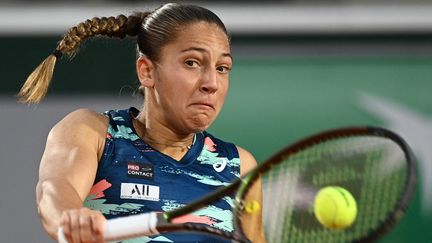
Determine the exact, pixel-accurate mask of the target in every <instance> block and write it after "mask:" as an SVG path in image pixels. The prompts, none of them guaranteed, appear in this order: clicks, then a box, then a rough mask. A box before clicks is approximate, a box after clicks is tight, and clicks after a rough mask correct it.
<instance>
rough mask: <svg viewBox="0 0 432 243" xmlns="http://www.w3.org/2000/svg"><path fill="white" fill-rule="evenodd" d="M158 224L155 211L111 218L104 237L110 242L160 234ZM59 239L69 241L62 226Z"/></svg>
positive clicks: (61, 241) (58, 232)
mask: <svg viewBox="0 0 432 243" xmlns="http://www.w3.org/2000/svg"><path fill="white" fill-rule="evenodd" d="M156 224H157V213H155V212H152V213H144V214H137V215H132V216H126V217H120V218H115V219H110V220H107V221H106V223H105V232H104V239H105V241H107V242H110V241H118V240H126V239H130V238H134V237H138V236H145V235H155V234H159V232H158V231H157V229H156ZM57 239H58V242H59V243H68V242H67V240H66V238H65V236H64V233H63V229H62V228H61V227H60V228H58V230H57Z"/></svg>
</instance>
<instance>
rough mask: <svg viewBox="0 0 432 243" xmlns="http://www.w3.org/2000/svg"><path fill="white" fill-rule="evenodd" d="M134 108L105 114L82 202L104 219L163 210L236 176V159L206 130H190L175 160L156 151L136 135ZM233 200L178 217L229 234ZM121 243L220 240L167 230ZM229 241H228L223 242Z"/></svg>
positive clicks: (229, 148)
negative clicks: (99, 151) (90, 182)
mask: <svg viewBox="0 0 432 243" xmlns="http://www.w3.org/2000/svg"><path fill="white" fill-rule="evenodd" d="M138 112H139V111H138V110H137V109H135V108H133V107H132V108H130V109H125V110H111V111H107V112H105V115H107V116H108V117H109V127H108V131H107V135H106V140H105V148H104V151H103V155H102V158H101V160H100V162H99V166H98V169H97V174H96V178H95V182H94V185H93V187H92V189H91V191H90V193H89V195H88V196H87V198H86V199H85V202H84V205H85V206H86V207H88V208H91V209H94V210H98V211H100V212H102V213H103V214H104V216H105V217H106V218H107V219H111V218H115V217H121V216H127V215H131V214H138V213H146V212H150V211H159V212H162V211H168V210H172V209H175V208H177V207H181V206H183V205H186V204H188V203H190V202H193V201H194V200H196V199H199V198H201V197H203V196H204V195H206V194H208V193H209V192H211V191H213V190H215V189H217V188H218V187H220V186H224V185H227V184H229V183H230V182H231V181H233V180H234V179H236V178H238V177H239V176H240V159H239V154H238V151H237V148H236V147H235V145H234V144H232V143H227V142H223V141H222V140H220V139H217V138H215V137H214V136H212V135H211V134H209V133H208V132H202V133H197V134H195V139H194V143H193V145H192V146H191V147H190V149H189V150H188V152H187V153H186V154H185V156H184V157H183V158H182V159H181V160H180V161H177V160H174V159H173V158H171V157H169V156H167V155H165V154H162V153H160V152H158V151H157V150H155V149H153V148H152V147H151V146H150V145H148V144H146V143H145V142H144V140H142V139H141V138H140V137H139V136H138V135H137V133H136V131H135V129H134V127H133V125H132V119H133V118H134V117H136V116H137V115H138ZM232 205H233V198H231V197H225V198H224V199H223V200H220V201H218V202H216V203H214V204H213V205H211V206H208V207H206V208H203V209H201V210H199V211H198V212H195V213H192V214H191V215H187V216H186V217H183V218H182V220H184V221H185V222H199V223H205V224H208V225H210V226H212V227H214V228H218V229H222V230H225V231H229V232H231V231H232V230H233V225H232V212H231V207H232ZM123 242H129V243H131V242H134V243H138V242H188V243H190V242H224V241H223V240H221V239H220V238H215V237H211V236H208V235H203V234H195V233H192V234H189V233H186V234H179V233H168V234H161V235H157V236H149V237H141V238H138V239H132V240H126V241H123ZM226 242H229V241H226Z"/></svg>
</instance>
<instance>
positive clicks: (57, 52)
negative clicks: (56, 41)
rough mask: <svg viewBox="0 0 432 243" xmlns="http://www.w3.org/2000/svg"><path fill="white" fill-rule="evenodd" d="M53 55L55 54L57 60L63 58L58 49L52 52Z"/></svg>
mask: <svg viewBox="0 0 432 243" xmlns="http://www.w3.org/2000/svg"><path fill="white" fill-rule="evenodd" d="M52 54H53V55H54V56H55V57H56V58H57V59H59V58H60V57H62V56H63V53H62V52H61V51H60V50H58V49H55V50H54V51H53V52H52Z"/></svg>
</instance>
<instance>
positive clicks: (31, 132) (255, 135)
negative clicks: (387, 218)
mask: <svg viewBox="0 0 432 243" xmlns="http://www.w3.org/2000/svg"><path fill="white" fill-rule="evenodd" d="M59 38H60V35H54V34H50V35H25V36H22V35H4V36H0V53H2V58H1V65H0V72H1V74H2V75H1V76H2V78H1V81H2V85H1V88H0V114H1V115H0V116H1V120H2V122H1V124H2V130H0V133H1V134H3V136H4V139H3V141H1V143H2V144H0V156H1V157H0V158H1V164H0V173H1V176H0V180H1V181H0V182H1V183H0V185H1V187H0V189H1V193H2V194H3V195H8V196H6V197H5V199H1V200H0V214H1V216H0V226H1V227H0V241H1V242H25V241H29V240H33V241H34V242H44V241H46V240H47V237H46V235H45V234H44V233H43V230H42V229H41V226H40V223H39V222H38V219H37V212H36V208H35V205H34V186H35V182H36V180H37V166H38V161H39V159H40V156H41V153H42V151H43V147H44V144H43V143H44V141H45V137H46V134H47V132H48V131H49V128H50V127H51V126H52V125H53V124H55V122H57V121H58V120H59V119H61V117H62V116H64V115H65V114H67V113H68V112H70V111H72V110H73V109H76V108H78V107H90V108H94V109H96V110H98V111H101V112H102V111H103V109H107V108H125V107H127V106H128V105H135V106H139V105H140V102H141V101H140V98H139V97H138V96H134V94H133V93H134V92H135V90H136V87H137V78H136V75H135V71H134V56H135V44H134V42H133V39H128V40H124V41H117V40H109V39H103V38H95V39H92V40H90V41H88V42H86V44H85V45H84V46H83V47H82V48H81V49H80V52H78V54H77V55H76V56H75V57H74V58H73V59H71V60H68V58H62V59H61V60H60V61H59V62H58V64H57V67H56V70H55V76H54V80H53V84H52V86H51V88H50V91H49V94H48V96H47V99H46V100H45V101H44V102H42V103H41V104H39V105H36V106H26V105H22V104H18V103H16V97H15V94H16V93H17V92H18V90H19V87H20V85H22V83H23V81H24V80H25V78H26V77H27V75H28V74H29V73H30V72H31V70H33V68H34V67H35V66H36V65H38V64H39V63H40V61H41V60H43V59H44V58H45V57H46V56H47V55H49V53H50V52H51V51H52V50H53V49H54V48H55V45H56V43H57V41H58V40H59ZM431 38H432V36H431V35H430V34H429V33H414V34H413V33H410V34H404V33H392V34H385V35H375V34H368V33H361V34H332V35H325V34H324V35H323V34H307V35H299V34H297V35H290V34H280V33H279V34H235V33H234V34H233V36H232V51H233V54H234V59H235V61H234V67H233V71H232V74H231V87H230V91H229V94H228V97H227V100H226V103H225V107H224V109H223V111H222V113H221V114H220V116H219V118H218V119H217V120H216V122H215V123H214V125H213V126H212V127H211V129H210V131H211V132H212V133H215V134H216V135H217V136H219V137H221V138H223V139H225V140H228V141H232V142H235V143H236V144H238V145H240V146H242V147H244V148H246V149H248V150H249V151H251V152H252V153H253V154H254V155H255V157H256V158H257V160H258V161H263V160H264V159H265V158H266V157H267V156H270V155H271V154H272V153H273V152H275V151H276V150H278V149H279V148H281V147H282V146H285V145H286V144H289V143H292V142H294V141H296V140H298V139H301V138H303V137H305V136H307V135H311V134H313V133H315V132H318V131H322V130H325V129H330V128H336V127H342V126H355V125H376V126H382V127H386V128H388V129H391V130H394V131H395V132H397V133H399V134H401V135H402V136H403V137H404V138H405V139H406V140H407V141H408V143H409V144H410V145H411V146H412V147H413V150H414V152H415V154H416V156H417V159H418V171H419V179H418V187H417V190H416V193H415V198H414V199H413V201H412V205H411V207H410V208H409V210H408V214H407V216H406V217H405V218H403V220H402V221H401V222H400V224H398V225H397V226H396V227H395V229H394V230H393V231H392V232H390V234H388V235H387V236H385V237H384V238H383V239H382V240H381V241H380V242H389V243H390V242H430V241H431V240H432V232H431V230H430V227H431V225H432V143H431V142H430V137H431V136H432V119H431V117H432V94H431V93H432V68H431V67H432V39H431ZM36 132H37V133H36ZM28 160H32V161H28ZM23 181H25V182H23ZM17 202H21V203H17ZM11 209H13V210H11ZM27 218H29V219H27ZM22 231H25V232H26V233H25V234H21V235H20V234H19V233H16V234H15V235H13V234H11V233H10V232H22ZM35 239H36V240H35Z"/></svg>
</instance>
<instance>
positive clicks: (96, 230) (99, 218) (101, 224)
mask: <svg viewBox="0 0 432 243" xmlns="http://www.w3.org/2000/svg"><path fill="white" fill-rule="evenodd" d="M91 221H92V230H93V236H94V240H95V241H96V242H104V237H103V235H104V231H105V221H106V220H105V217H104V216H103V215H102V214H101V213H100V212H96V213H95V214H92V215H91Z"/></svg>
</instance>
